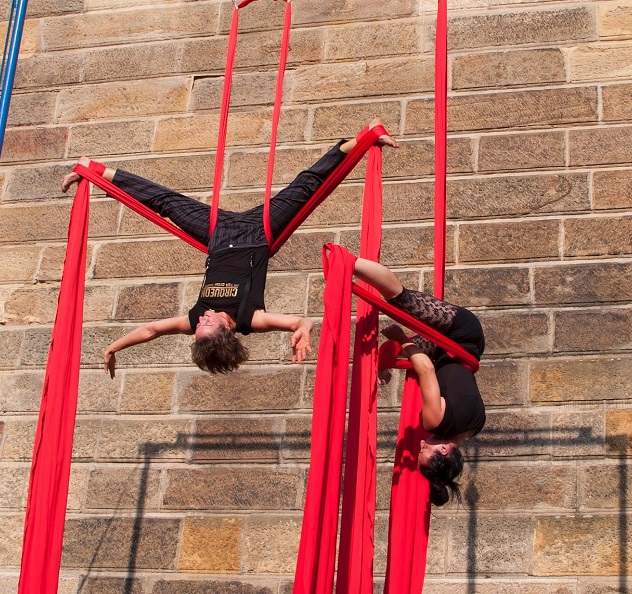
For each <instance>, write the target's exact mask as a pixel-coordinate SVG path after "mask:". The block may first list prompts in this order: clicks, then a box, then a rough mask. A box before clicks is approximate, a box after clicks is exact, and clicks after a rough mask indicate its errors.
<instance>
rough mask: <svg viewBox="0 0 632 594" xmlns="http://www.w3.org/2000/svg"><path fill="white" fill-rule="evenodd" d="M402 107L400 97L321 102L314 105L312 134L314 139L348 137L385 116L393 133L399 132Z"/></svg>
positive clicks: (385, 123) (385, 121)
mask: <svg viewBox="0 0 632 594" xmlns="http://www.w3.org/2000/svg"><path fill="white" fill-rule="evenodd" d="M400 110H401V106H400V103H399V102H397V101H382V102H378V103H356V102H354V103H343V104H338V105H322V106H317V107H315V108H314V121H313V123H312V134H311V137H312V139H313V140H323V139H336V140H337V139H340V138H348V137H350V136H352V135H353V134H355V133H356V132H358V131H359V130H361V129H363V128H364V127H365V126H366V125H368V124H369V122H370V121H371V120H372V119H373V118H375V117H379V118H380V119H381V120H382V122H383V123H384V127H385V128H386V129H387V130H388V131H389V132H390V133H391V134H392V135H393V136H397V135H398V134H399V133H400V130H399V122H400V117H401V116H400Z"/></svg>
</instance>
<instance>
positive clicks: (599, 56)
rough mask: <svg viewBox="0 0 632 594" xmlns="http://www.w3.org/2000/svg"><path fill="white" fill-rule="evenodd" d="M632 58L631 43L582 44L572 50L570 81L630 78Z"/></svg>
mask: <svg viewBox="0 0 632 594" xmlns="http://www.w3.org/2000/svg"><path fill="white" fill-rule="evenodd" d="M631 58H632V46H631V45H624V44H621V43H617V44H616V45H610V44H609V45H607V46H604V45H586V46H582V45H580V46H579V47H576V48H573V49H571V51H570V56H569V64H570V67H569V70H570V82H573V83H577V82H594V81H599V82H601V81H606V80H618V79H623V80H625V79H628V78H630V72H632V66H630V59H631Z"/></svg>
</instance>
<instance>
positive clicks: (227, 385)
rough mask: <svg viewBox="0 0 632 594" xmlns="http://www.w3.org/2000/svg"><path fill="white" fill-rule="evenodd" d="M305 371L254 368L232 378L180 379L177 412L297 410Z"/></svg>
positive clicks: (195, 374) (200, 375)
mask: <svg viewBox="0 0 632 594" xmlns="http://www.w3.org/2000/svg"><path fill="white" fill-rule="evenodd" d="M301 376H302V371H301V370H300V369H299V368H297V367H291V368H288V367H280V366H279V367H276V368H275V367H272V366H266V367H265V368H253V369H247V370H240V371H238V372H235V373H233V374H232V375H230V377H227V376H224V375H216V376H211V375H209V374H203V373H198V372H193V373H188V372H186V373H181V374H180V375H179V377H178V410H180V411H181V412H204V411H221V410H235V411H239V410H243V411H249V410H288V409H292V408H295V407H297V405H298V402H299V399H300V394H301Z"/></svg>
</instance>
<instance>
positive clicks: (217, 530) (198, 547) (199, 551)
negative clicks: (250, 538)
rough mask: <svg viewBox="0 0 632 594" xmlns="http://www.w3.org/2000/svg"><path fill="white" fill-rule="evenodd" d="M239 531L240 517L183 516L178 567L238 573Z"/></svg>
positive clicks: (239, 562)
mask: <svg viewBox="0 0 632 594" xmlns="http://www.w3.org/2000/svg"><path fill="white" fill-rule="evenodd" d="M243 531H244V519H243V518H240V517H236V518H217V517H213V518H196V517H187V518H185V520H184V533H183V535H182V549H181V551H180V561H179V563H178V567H179V569H180V570H184V571H206V572H209V573H210V572H212V573H239V570H240V568H241V567H240V565H241V555H242V546H243V545H242V540H243Z"/></svg>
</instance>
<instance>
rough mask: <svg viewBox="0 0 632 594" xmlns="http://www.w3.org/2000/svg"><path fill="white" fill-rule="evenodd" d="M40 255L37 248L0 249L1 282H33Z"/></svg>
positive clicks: (16, 247) (12, 247) (15, 247)
mask: <svg viewBox="0 0 632 594" xmlns="http://www.w3.org/2000/svg"><path fill="white" fill-rule="evenodd" d="M39 255H40V248H39V247H35V246H27V247H22V246H10V247H4V248H0V282H5V283H6V282H12V283H16V282H29V281H32V280H33V276H34V274H35V268H36V266H37V260H38V258H39Z"/></svg>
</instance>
